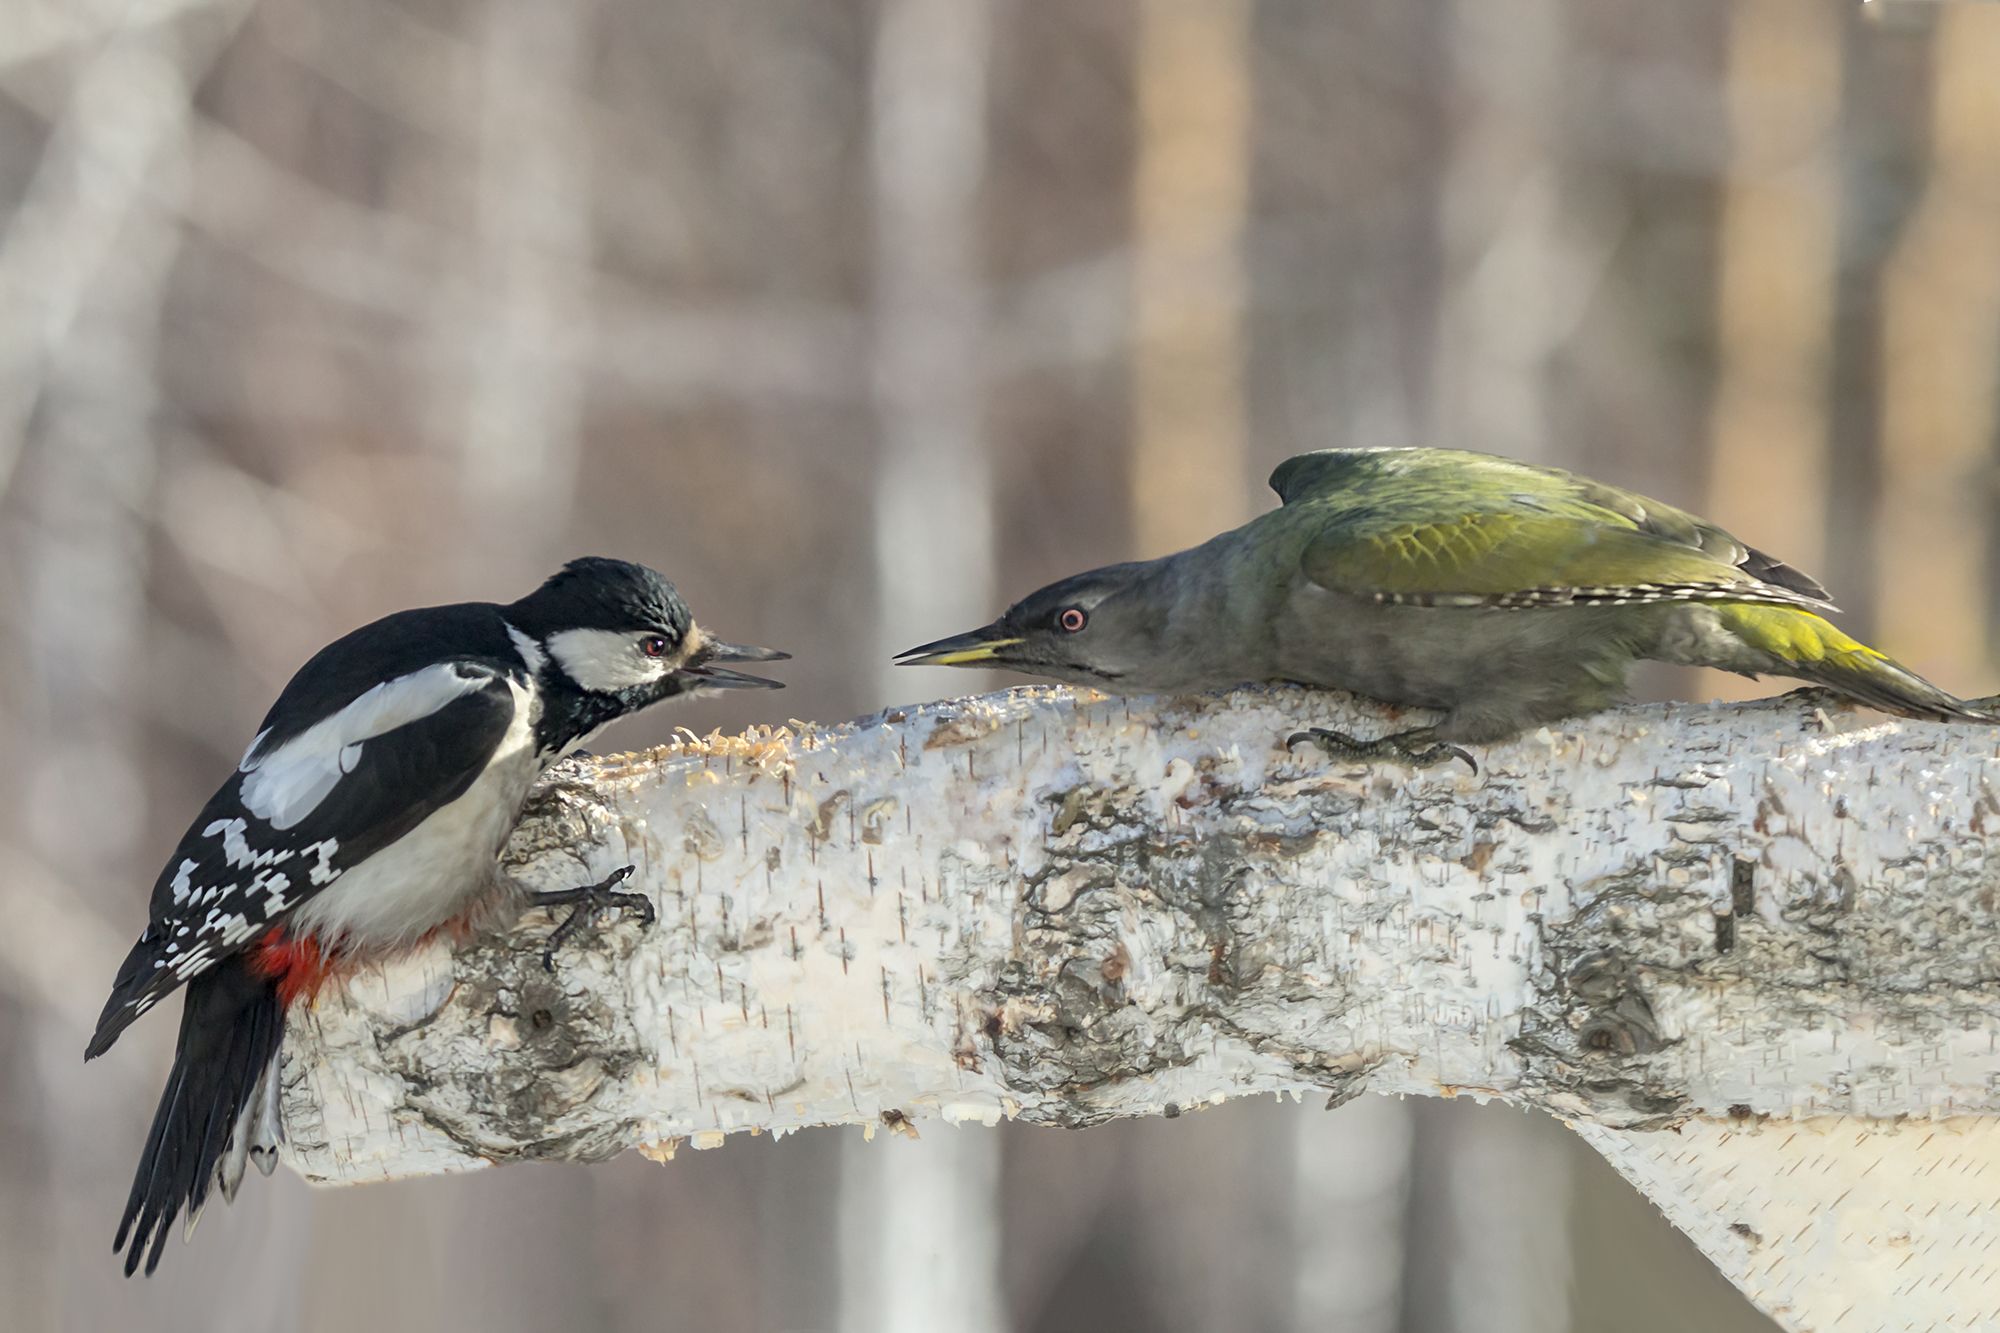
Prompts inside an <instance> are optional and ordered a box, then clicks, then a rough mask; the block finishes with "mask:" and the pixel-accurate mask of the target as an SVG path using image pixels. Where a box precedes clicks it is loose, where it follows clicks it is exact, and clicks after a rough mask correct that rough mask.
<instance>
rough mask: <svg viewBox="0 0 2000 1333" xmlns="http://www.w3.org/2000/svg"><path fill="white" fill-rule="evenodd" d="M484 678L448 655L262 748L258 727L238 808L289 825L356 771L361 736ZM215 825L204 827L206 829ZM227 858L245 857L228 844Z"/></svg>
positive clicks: (421, 712)
mask: <svg viewBox="0 0 2000 1333" xmlns="http://www.w3.org/2000/svg"><path fill="white" fill-rule="evenodd" d="M488 679H489V678H488V677H486V676H483V675H479V674H473V675H466V674H464V673H463V672H462V671H461V670H460V669H459V666H458V665H457V664H455V663H450V662H446V663H442V664H440V665H437V666H429V667H425V668H424V669H423V670H421V671H412V672H411V673H410V674H409V675H407V676H398V677H397V678H396V679H395V680H391V681H385V682H383V683H382V684H380V685H377V686H375V687H374V688H373V689H371V690H368V691H367V692H365V693H363V694H362V695H360V696H359V697H358V698H356V699H355V700H354V701H353V702H352V703H350V704H348V705H347V706H346V707H344V708H342V709H341V710H340V711H339V712H337V713H334V714H333V715H332V716H330V717H326V718H322V719H321V720H320V721H318V722H315V723H314V724H313V725H312V726H310V727H307V728H306V729H305V730H304V731H302V732H300V733H299V734H298V735H296V736H294V737H292V738H291V739H290V740H288V741H286V742H284V743H283V744H282V745H279V746H277V747H275V748H273V749H271V750H269V751H268V752H267V751H266V750H265V749H264V742H265V739H266V738H267V737H268V736H269V735H270V734H271V733H270V732H269V731H268V730H266V731H262V732H259V733H258V735H257V739H256V740H255V741H252V742H251V744H250V750H249V753H247V754H245V755H244V756H243V762H242V763H241V764H240V765H238V769H239V770H240V771H241V772H242V773H243V775H244V776H243V789H242V796H243V805H244V808H245V809H247V810H248V811H249V812H250V813H251V814H253V815H256V816H257V817H258V818H259V819H262V820H264V821H265V822H266V823H268V824H270V826H271V827H272V828H274V829H288V828H291V827H293V826H294V825H296V824H297V823H299V821H300V820H303V819H304V818H305V817H306V816H307V815H309V814H311V813H312V811H313V808H314V807H315V806H317V805H318V804H319V803H320V802H321V801H323V800H325V799H326V796H327V793H328V792H330V791H332V790H333V789H334V787H335V785H337V784H338V783H339V782H340V779H341V777H342V776H343V775H345V774H347V773H351V772H353V771H354V765H355V764H356V763H358V762H359V761H360V758H361V745H362V742H364V741H367V740H370V739H372V738H373V737H376V736H380V735H382V734H384V733H385V732H390V731H394V730H395V729H396V728H398V727H402V726H407V725H408V724H410V723H412V722H416V721H419V720H420V719H422V718H426V717H429V716H430V715H431V714H432V713H435V712H437V711H438V709H440V708H443V707H444V706H445V705H446V704H449V703H451V702H452V701H453V700H455V699H458V698H462V697H463V696H465V695H467V694H470V693H471V692H472V691H473V690H476V689H479V688H480V687H481V686H483V685H485V684H486V683H487V680H488ZM235 822H237V823H239V824H240V822H241V821H235ZM216 832H217V829H216V828H215V827H211V828H210V829H209V834H210V836H214V834H215V833H216ZM239 836H240V830H239ZM231 864H250V863H248V862H237V861H236V860H235V857H234V854H233V852H232V853H231Z"/></svg>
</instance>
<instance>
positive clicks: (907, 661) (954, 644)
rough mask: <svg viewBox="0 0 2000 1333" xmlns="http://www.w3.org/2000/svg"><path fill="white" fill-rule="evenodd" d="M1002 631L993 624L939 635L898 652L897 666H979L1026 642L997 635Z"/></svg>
mask: <svg viewBox="0 0 2000 1333" xmlns="http://www.w3.org/2000/svg"><path fill="white" fill-rule="evenodd" d="M998 632H999V631H998V630H997V629H996V628H995V627H994V626H992V625H988V626H986V627H985V628H984V629H976V630H973V631H972V632H971V633H970V634H958V635H954V636H953V637H951V638H949V639H939V640H938V641H937V642H935V643H926V644H923V645H922V646H920V647H916V648H912V649H910V650H909V651H907V652H902V653H898V654H896V665H897V666H979V665H981V664H983V663H986V662H992V661H996V660H998V659H999V654H1000V650H1001V649H1003V648H1012V647H1013V646H1014V645H1015V644H1017V643H1021V642H1023V640H1022V639H1021V638H1019V637H1018V636H1016V637H1014V638H995V637H993V636H994V635H995V634H997V633H998Z"/></svg>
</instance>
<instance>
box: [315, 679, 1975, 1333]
mask: <svg viewBox="0 0 2000 1333" xmlns="http://www.w3.org/2000/svg"><path fill="white" fill-rule="evenodd" d="M1821 704H1822V701H1821V700H1819V699H1818V698H1816V697H1806V698H1801V697H1797V696H1792V697H1788V698H1786V699H1782V700H1776V701H1772V702H1770V703H1766V704H1760V705H1753V706H1747V707H1722V706H1674V707H1667V708H1641V709H1630V710H1625V711H1619V712H1613V713H1607V714H1602V715H1599V716H1597V717H1593V718H1590V719H1587V720H1582V721H1579V722H1578V723H1576V724H1575V725H1574V726H1573V727H1572V728H1570V729H1567V730H1564V731H1562V732H1554V731H1541V732H1537V733H1535V734H1533V735H1530V736H1527V737H1524V738H1522V739H1520V740H1517V741H1515V742H1512V743H1509V744H1506V745H1501V746H1495V747H1491V748H1489V749H1487V750H1486V751H1484V752H1483V753H1481V754H1480V756H1479V759H1480V764H1481V769H1480V772H1479V773H1478V774H1477V775H1474V774H1471V773H1469V772H1467V771H1466V770H1465V768H1464V767H1463V766H1458V765H1452V766H1447V767H1441V768H1433V769H1429V770H1425V771H1421V772H1412V771H1409V770H1407V769H1403V768H1399V767H1373V768H1371V767H1367V766H1364V765H1357V764H1353V763H1349V762H1345V761H1342V762H1330V761H1328V760H1327V759H1325V758H1324V757H1323V756H1322V755H1321V754H1319V752H1318V751H1316V750H1313V749H1311V748H1301V749H1300V750H1299V751H1297V752H1296V753H1288V752H1287V751H1286V750H1285V749H1284V747H1283V744H1282V742H1283V738H1284V737H1285V736H1286V735H1288V734H1289V733H1291V732H1293V731H1295V730H1297V729H1298V728H1300V727H1301V726H1306V725H1328V726H1337V727H1345V728H1352V729H1354V730H1357V731H1359V732H1361V733H1363V734H1370V733H1372V732H1373V731H1376V730H1379V729H1382V728H1383V727H1385V726H1387V725H1389V724H1388V723H1385V722H1384V721H1383V720H1382V719H1381V718H1380V717H1379V716H1376V715H1373V714H1372V713H1369V712H1367V711H1365V710H1362V709H1360V708H1358V707H1357V706H1355V705H1352V704H1350V703H1348V702H1347V701H1346V700H1345V699H1344V698H1342V697H1340V696H1333V695H1327V694H1320V693H1314V692H1309V691H1304V690H1294V689H1273V690H1246V691H1240V692H1236V693H1233V694H1228V695H1221V696H1203V697H1197V698H1175V699H1135V700H1129V701H1127V700H1116V699H1109V700H1107V699H1097V698H1094V697H1090V696H1085V697H1082V698H1077V697H1073V696H1072V695H1070V694H1069V693H1068V692H1066V691H1061V690H1050V689H1025V690H1016V691H1013V692H1010V693H1007V694H1001V695H992V696H986V697H982V698H976V699H966V700H958V701H953V702H949V703H942V704H936V705H928V706H924V707H919V708H911V709H906V710H896V711H892V712H890V713H888V714H885V715H883V716H880V717H876V718H870V719H866V720H863V721H861V722H859V723H856V724H853V725H850V726H845V727H836V728H825V729H819V728H805V729H803V730H800V731H796V732H793V731H777V732H765V733H751V734H749V735H746V736H743V737H731V738H722V737H710V738H708V739H706V740H694V739H692V738H691V739H689V740H688V741H687V742H686V743H684V744H683V745H681V746H679V747H676V748H672V749H667V750H662V751H657V752H653V753H649V754H643V755H624V756H617V757H612V758H603V759H591V760H582V761H576V762H571V763H568V764H565V765H563V766H561V767H560V768H559V769H557V770H556V771H555V772H554V773H553V774H552V775H551V777H550V778H549V780H548V781H547V782H546V783H545V784H544V785H543V786H542V787H541V788H540V789H539V790H538V793H537V795H536V796H535V798H534V799H533V801H532V803H531V807H530V810H529V812H528V814H527V816H526V818H525V819H524V820H523V822H522V825H521V828H520V830H519V831H518V832H517V834H516V836H515V838H514V841H513V843H512V845H511V847H510V849H509V852H508V861H509V865H510V868H511V869H512V872H513V873H514V874H515V875H516V876H517V877H518V878H520V879H521V880H522V881H524V882H525V883H526V884H528V885H530V886H531V887H534V888H552V887H560V886H564V885H568V884H572V883H578V882H582V881H583V880H585V879H592V878H596V877H597V876H599V875H600V874H602V873H603V872H605V871H607V870H609V869H611V868H614V867H616V866H618V865H621V864H624V863H626V862H628V861H629V862H633V863H636V864H637V865H638V867H639V873H638V875H637V876H636V877H635V878H634V880H633V885H634V886H636V887H639V888H641V889H643V890H644V891H646V892H649V893H651V894H652V895H653V896H654V898H655V901H656V903H657V905H658V908H659V921H658V923H657V924H656V925H655V926H654V927H652V928H651V929H650V930H642V929H640V928H639V927H637V926H636V925H633V924H630V923H621V924H613V925H608V926H606V927H605V928H604V929H603V930H602V932H601V933H600V934H598V935H597V936H595V937H594V939H592V940H588V941H585V942H583V943H581V944H579V945H577V946H573V947H571V948H570V949H568V950H566V951H565V952H564V953H563V954H562V955H561V956H560V957H559V959H558V969H557V971H556V973H555V974H554V975H550V974H548V973H545V972H544V971H543V970H542V967H541V963H540V951H541V947H542V941H543V940H544V938H545V937H546V936H547V934H548V932H549V929H550V927H551V925H552V924H553V923H552V922H551V921H550V920H549V919H548V917H547V914H545V913H534V914H531V915H530V916H529V917H527V918H525V919H524V921H523V922H522V923H521V924H520V925H519V926H518V927H517V928H516V929H515V930H514V931H513V932H512V933H511V934H508V935H504V936H497V937H489V938H483V939H479V940H476V941H473V942H470V943H468V944H467V945H465V946H464V947H461V948H460V949H458V950H457V951H456V953H450V952H447V951H445V950H443V949H442V948H440V949H436V950H433V951H431V952H428V953H426V954H424V955H422V956H420V957H417V958H413V959H411V960H409V961H407V962H404V963H401V964H399V965H397V966H395V967H393V968H391V969H388V970H387V971H382V972H372V973H368V974H365V975H363V976H361V977H358V978H356V979H355V980H353V981H352V982H351V983H350V984H349V985H348V986H347V988H346V990H345V992H344V993H343V994H341V995H339V996H329V997H327V998H326V999H324V1000H323V1001H322V1002H321V1003H320V1004H319V1006H318V1007H317V1008H316V1009H315V1010H314V1011H313V1013H312V1016H311V1018H310V1020H309V1021H306V1022H300V1023H296V1024H295V1029H296V1032H295V1036H294V1038H293V1040H292V1044H291V1046H290V1049H289V1063H288V1076H287V1096H286V1116H287V1122H288V1126H289V1130H290V1134H291V1147H290V1153H291V1160H292V1162H293V1164H294V1165H295V1166H296V1167H297V1168H298V1169H299V1170H300V1171H302V1172H303V1173H304V1174H306V1175H307V1176H308V1177H309V1178H312V1179H315V1180H321V1181H352V1180H363V1179H379V1178H382V1177H385V1176H399V1175H409V1174H420V1173H428V1172H438V1171H449V1170H458V1169H465V1168H469V1167H473V1166H480V1165H485V1164H488V1163H492V1162H504V1161H511V1160H521V1159H529V1158H555V1159H567V1160H581V1161H590V1160H597V1159H600V1158H604V1157H608V1156H611V1155H613V1154H615V1153H618V1152H620V1151H623V1150H625V1149H627V1148H633V1147H637V1148H639V1149H641V1150H642V1151H645V1152H648V1153H649V1154H652V1155H655V1156H661V1157H665V1156H670V1155H671V1154H672V1152H673V1150H674V1149H675V1148H676V1147H677V1146H678V1145H680V1144H681V1143H683V1142H687V1141H690V1140H691V1141H692V1142H693V1143H694V1144H695V1146H698V1147H706V1146H712V1145H714V1144H717V1143H720V1142H721V1141H722V1138H723V1137H724V1136H725V1135H727V1134H728V1133H730V1132H733V1131H739V1130H749V1131H751V1132H753V1133H755V1132H766V1131H768V1132H772V1133H785V1132H789V1131H791V1130H794V1129H797V1128H800V1127H803V1126H807V1125H819V1124H838V1123H859V1124H863V1125H865V1126H868V1127H870V1129H871V1130H872V1129H874V1128H877V1127H883V1126H886V1127H888V1128H891V1129H896V1130H899V1131H901V1130H906V1129H910V1128H911V1127H912V1126H919V1125H921V1123H922V1122H923V1121H925V1120H927V1119H930V1118H933V1117H942V1118H944V1119H946V1120H949V1121H962V1120H966V1119H973V1120H981V1121H984V1122H986V1123H988V1124H991V1123H994V1122H997V1121H998V1120H999V1119H1001V1118H1002V1117H1011V1118H1017V1119H1021V1120H1026V1121H1030V1122H1035V1123H1040V1124H1049V1125H1064V1126H1078V1125H1087V1124H1092V1123H1096V1122H1098V1121H1102V1120H1107V1119H1111V1118H1115V1117H1119V1116H1130V1115H1166V1116H1174V1115H1177V1114H1180V1113H1181V1112H1183V1111H1186V1110H1189V1109H1193V1108H1196V1107H1199V1106H1202V1105H1205V1104H1209V1103H1212V1102H1218V1101H1220V1100H1222V1099H1225V1098H1228V1097H1235V1096H1243V1095H1246V1094H1253V1093H1292V1094H1294V1095H1304V1094H1308V1093H1310V1094H1312V1095H1314V1096H1317V1097H1323V1098H1325V1099H1326V1100H1327V1101H1328V1103H1329V1104H1334V1103H1338V1102H1340V1101H1343V1100H1345V1099H1347V1098H1349V1097H1352V1096H1354V1095H1356V1094H1357V1093H1360V1092H1362V1091H1373V1092H1392V1093H1418V1094H1428V1095H1445V1096H1452V1095H1459V1094H1470V1095H1473V1096H1477V1097H1482V1098H1484V1097H1498V1098H1502V1099H1504V1100H1506V1101H1509V1102H1513V1103H1517V1104H1520V1105H1524V1106H1529V1107H1535V1108H1538V1109H1541V1110H1545V1111H1548V1112H1551V1113H1553V1114H1555V1115H1557V1116H1560V1117H1562V1118H1563V1119H1565V1120H1567V1121H1570V1122H1585V1123H1587V1124H1588V1125H1589V1126H1591V1127H1594V1128H1596V1129H1600V1130H1604V1131H1615V1132H1616V1133H1613V1134H1610V1135H1600V1136H1599V1138H1598V1139H1593V1142H1595V1143H1597V1145H1598V1146H1599V1147H1600V1148H1601V1149H1602V1150H1604V1151H1606V1152H1607V1154H1609V1155H1613V1156H1614V1160H1615V1159H1616V1152H1615V1151H1614V1145H1615V1144H1619V1143H1633V1142H1642V1141H1645V1140H1647V1139H1650V1138H1656V1137H1657V1135H1654V1134H1651V1133H1649V1132H1650V1131H1659V1130H1663V1129H1669V1128H1672V1127H1675V1126H1677V1125H1681V1124H1683V1123H1686V1122H1690V1121H1696V1120H1700V1121H1703V1122H1712V1123H1715V1124H1718V1125H1722V1126H1725V1127H1727V1126H1728V1125H1731V1124H1735V1125H1747V1124H1754V1123H1757V1122H1759V1121H1760V1120H1761V1119H1762V1118H1764V1117H1783V1118H1789V1119H1799V1120H1803V1119H1807V1118H1813V1117H1831V1116H1865V1117H1871V1118H1875V1119H1877V1120H1880V1119H1885V1118H1899V1117H1911V1118H1923V1119H1937V1120H1942V1119H1943V1118H1945V1117H1967V1116H1974V1117H1976V1116H1983V1115H1991V1114H1993V1113H1995V1112H1996V1111H2000V1049H1996V1045H2000V1043H1996V1041H1995V1038H1994V1033H1995V1032H1996V1030H2000V986H1996V979H2000V943H1996V940H1995V936H1994V932H1993V931H1992V929H1991V922H1992V918H1993V913H1994V904H1995V892H1996V876H1995V872H1994V870H1993V868H1992V867H1991V866H1990V865H1989V864H1988V858H1987V855H1986V849H1985V839H1986V837H1987V836H1988V835H1989V833H1990V832H1991V831H1992V830H1994V829H1995V828H1996V827H2000V803H1997V802H1996V798H1995V792H1994V786H1993V784H1994V782H1995V780H1996V778H2000V745H1996V733H1995V732H1993V731H1991V730H1988V729H1984V728H1978V727H1971V726H1936V725H1925V724H1915V723H1908V724H1906V723H1895V722H1885V721H1881V720H1880V719H1878V718H1877V717H1876V716H1875V715H1873V714H1868V713H1862V712H1855V711H1850V710H1847V709H1845V708H1844V707H1843V706H1840V705H1835V704H1824V705H1823V706H1820V705H1821ZM1624 1165H1625V1164H1622V1163H1621V1167H1623V1166H1624ZM1713 1252H1714V1251H1713V1250H1712V1251H1711V1253H1713ZM1768 1259H1769V1255H1768V1254H1766V1256H1765V1261H1768ZM1724 1266H1725V1268H1727V1267H1728V1265H1727V1264H1725V1265H1724ZM1732 1275H1735V1274H1732ZM1740 1280H1742V1279H1741V1278H1740V1277H1739V1281H1740ZM1794 1326H1795V1327H1816V1326H1819V1325H1815V1324H1812V1323H1796V1324H1795V1325H1794ZM1825 1326H1827V1327H1835V1326H1839V1327H1864V1326H1868V1325H1862V1324H1851V1325H1834V1324H1827V1325H1825ZM1898 1326H1900V1325H1898Z"/></svg>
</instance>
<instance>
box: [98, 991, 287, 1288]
mask: <svg viewBox="0 0 2000 1333" xmlns="http://www.w3.org/2000/svg"><path fill="white" fill-rule="evenodd" d="M284 1035H285V1006H284V1004H283V1002H282V1001H281V1000H280V999H279V998H278V988H277V985H276V984H275V983H274V982H273V981H271V980H270V979H268V978H265V977H259V976H257V975H256V974H255V973H253V972H252V971H251V970H250V968H249V966H248V965H247V964H246V963H244V962H243V961H242V960H241V959H236V958H232V959H229V960H226V961H224V962H223V963H221V964H219V965H217V966H216V967H214V968H212V969H211V970H209V971H208V972H205V973H203V974H202V975H201V976H199V977H197V978H196V979H195V980H194V981H192V982H191V983H189V985H188V988H187V1006H186V1008H185V1009H183V1010H182V1011H181V1036H180V1045H179V1047H178V1049H177V1050H176V1051H175V1053H174V1069H173V1073H172V1074H171V1075H169V1076H168V1078H167V1090H166V1092H165V1093H164V1094H163V1095H162V1096H161V1098H160V1108H159V1110H157V1111H155V1112H154V1113H153V1128H152V1130H151V1132H149V1133H148V1134H147V1135H146V1151H145V1153H144V1154H143V1155H142V1156H141V1157H140V1158H139V1171H138V1174H137V1175H136V1176H135V1177H134V1178H133V1180H132V1195H131V1198H129V1199H128V1200H127V1201H126V1203H125V1216H124V1217H123V1218H122V1219H121V1220H120V1221H119V1223H118V1238H117V1239H116V1240H114V1241H112V1243H111V1249H112V1251H113V1252H114V1253H116V1252H118V1251H121V1250H122V1251H124V1254H125V1275H126V1276H127V1277H130V1276H131V1275H132V1274H133V1273H134V1272H136V1271H138V1268H139V1257H140V1255H141V1254H142V1253H143V1254H144V1255H145V1260H146V1272H147V1273H148V1274H149V1275H150V1274H151V1273H152V1271H153V1270H154V1269H155V1268H157V1267H158V1266H159V1263H160V1251H161V1250H162V1249H163V1248H164V1247H165V1245H166V1241H167V1232H168V1231H169V1230H170V1229H171V1228H172V1226H173V1222H174V1218H175V1217H176V1216H178V1215H179V1214H180V1212H181V1210H182V1208H186V1209H187V1212H188V1216H189V1217H190V1218H192V1217H193V1216H195V1215H196V1214H198V1213H199V1212H200V1211H201V1206H202V1204H203V1203H204V1202H205V1201H206V1200H207V1198H208V1191H209V1186H210V1185H211V1184H212V1183H213V1182H214V1180H215V1173H216V1165H217V1163H219V1162H220V1161H221V1160H222V1157H223V1154H224V1153H225V1152H226V1151H227V1150H228V1148H229V1140H230V1135H231V1133H232V1132H233V1130H234V1129H235V1126H236V1124H237V1122H238V1120H239V1119H240V1117H241V1115H242V1112H243V1109H244V1107H245V1106H247V1105H248V1104H249V1102H250V1100H251V1098H252V1096H253V1095H254V1094H255V1093H256V1091H257V1084H258V1080H259V1078H260V1077H261V1076H262V1074H263V1072H264V1069H265V1067H266V1066H267V1065H269V1064H270V1062H271V1060H272V1059H273V1058H274V1057H276V1055H277V1054H278V1047H279V1044H280V1043H281V1042H282V1041H283V1039H284ZM128 1240H129V1241H130V1242H131V1244H130V1247H129V1248H128V1247H127V1244H126V1242H127V1241H128Z"/></svg>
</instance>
